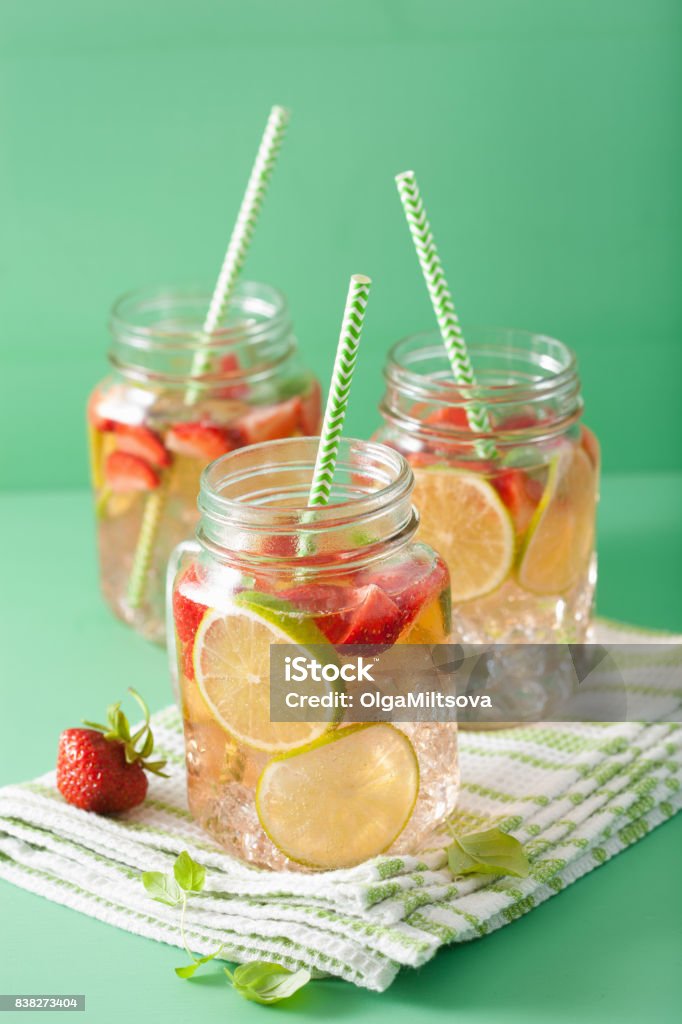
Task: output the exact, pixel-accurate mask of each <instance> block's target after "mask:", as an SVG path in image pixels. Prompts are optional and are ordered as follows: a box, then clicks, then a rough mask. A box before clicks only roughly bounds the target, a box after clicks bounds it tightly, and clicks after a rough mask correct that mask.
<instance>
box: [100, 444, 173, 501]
mask: <svg viewBox="0 0 682 1024" xmlns="http://www.w3.org/2000/svg"><path fill="white" fill-rule="evenodd" d="M104 480H105V482H106V484H107V486H108V487H109V489H110V490H112V491H114V492H115V493H116V494H119V493H125V492H126V491H153V490H154V489H155V488H156V487H158V486H159V484H160V482H161V480H160V477H159V475H158V473H157V472H156V470H155V469H154V467H153V466H150V465H149V463H148V462H145V461H144V459H141V458H139V456H137V455H131V454H130V452H112V453H111V454H110V455H108V456H107V458H106V461H105V463H104Z"/></svg>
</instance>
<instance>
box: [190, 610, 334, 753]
mask: <svg viewBox="0 0 682 1024" xmlns="http://www.w3.org/2000/svg"><path fill="white" fill-rule="evenodd" d="M272 644H298V645H299V646H300V647H302V652H301V653H303V654H305V653H306V647H307V646H308V645H311V644H324V645H325V647H326V648H328V649H329V650H330V654H329V655H328V657H327V660H334V657H333V655H332V653H331V648H329V645H328V644H327V641H326V639H325V638H324V636H323V635H322V633H320V631H319V630H318V629H317V627H316V626H315V624H314V623H313V622H312V621H311V620H310V619H304V618H302V617H301V615H300V613H298V614H296V611H295V609H294V608H293V606H292V605H291V604H289V603H288V602H287V601H280V600H277V599H276V598H273V597H270V596H269V595H267V594H258V593H255V592H248V593H242V594H239V595H238V596H237V597H236V598H235V601H234V605H233V606H232V607H231V608H230V609H228V610H226V611H215V610H214V609H212V608H209V610H208V611H207V612H206V613H205V614H204V617H203V619H202V620H201V622H200V623H199V628H198V630H197V633H196V636H195V638H194V648H193V652H192V658H193V663H194V675H195V679H196V683H197V687H198V689H199V692H200V693H201V696H202V697H203V699H204V701H205V702H206V705H207V707H208V708H209V710H210V712H211V714H212V715H213V717H214V719H215V720H216V721H217V722H218V723H219V724H220V725H221V726H222V728H223V729H225V731H226V732H228V733H230V735H231V736H233V737H234V738H235V739H236V740H238V741H239V742H240V743H244V744H246V745H247V746H249V747H254V748H255V749H256V750H264V751H267V752H269V753H275V752H279V751H285V750H293V749H295V748H296V747H300V746H302V745H304V744H306V743H310V741H311V740H314V739H316V738H317V737H319V736H322V735H323V734H324V733H325V732H326V731H327V729H329V727H330V725H332V724H334V721H335V719H334V712H333V711H331V710H330V711H329V721H320V722H271V721H270V646H271V645H272Z"/></svg>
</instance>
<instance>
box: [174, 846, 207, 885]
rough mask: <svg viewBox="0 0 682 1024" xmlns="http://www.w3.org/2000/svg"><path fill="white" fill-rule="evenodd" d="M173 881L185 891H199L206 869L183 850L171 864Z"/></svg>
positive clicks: (204, 878)
mask: <svg viewBox="0 0 682 1024" xmlns="http://www.w3.org/2000/svg"><path fill="white" fill-rule="evenodd" d="M173 874H174V875H175V881H176V882H177V883H178V885H179V886H180V888H181V889H184V890H185V892H201V890H202V889H203V888H204V881H205V880H206V869H205V868H202V866H201V864H197V862H196V861H195V860H192V858H191V857H190V855H189V854H188V852H187V850H183V851H182V853H181V854H180V856H179V857H178V859H177V860H176V862H175V864H174V865H173Z"/></svg>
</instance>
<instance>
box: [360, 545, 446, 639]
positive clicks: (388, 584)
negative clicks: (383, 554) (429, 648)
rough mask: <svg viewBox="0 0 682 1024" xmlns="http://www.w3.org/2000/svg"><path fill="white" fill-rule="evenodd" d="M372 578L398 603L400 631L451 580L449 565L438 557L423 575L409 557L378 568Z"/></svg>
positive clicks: (409, 623)
mask: <svg viewBox="0 0 682 1024" xmlns="http://www.w3.org/2000/svg"><path fill="white" fill-rule="evenodd" d="M368 578H369V576H368ZM371 579H372V581H373V582H374V583H376V584H377V585H378V586H380V587H381V589H382V590H384V591H385V592H386V593H387V594H388V595H389V597H390V598H391V600H392V601H393V602H394V604H395V605H396V606H397V608H398V610H399V612H400V632H401V633H402V632H403V631H404V630H405V629H407V628H408V627H409V626H411V625H412V624H413V623H414V622H415V621H416V619H417V617H418V616H419V613H420V612H421V610H422V608H424V607H425V606H426V605H427V604H430V603H431V601H435V600H436V598H438V597H439V596H440V595H441V593H442V592H443V590H444V589H445V588H446V587H447V586H448V583H449V581H450V577H449V574H448V569H447V566H446V565H445V562H443V560H442V559H441V558H438V557H437V558H436V561H435V562H434V563H433V565H432V566H430V567H429V569H428V571H426V572H422V573H421V575H420V574H419V567H418V566H415V564H414V563H413V562H411V561H410V562H403V563H402V564H400V565H395V566H391V567H390V568H387V569H383V570H382V571H380V572H376V571H375V572H373V573H372V574H371Z"/></svg>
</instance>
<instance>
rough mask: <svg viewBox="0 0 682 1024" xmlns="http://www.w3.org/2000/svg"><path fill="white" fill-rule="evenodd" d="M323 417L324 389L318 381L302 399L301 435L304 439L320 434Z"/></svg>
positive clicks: (313, 383)
mask: <svg viewBox="0 0 682 1024" xmlns="http://www.w3.org/2000/svg"><path fill="white" fill-rule="evenodd" d="M321 415H322V389H321V388H320V385H319V384H318V383H317V381H316V380H314V381H313V382H312V384H311V385H310V387H309V388H308V391H307V392H306V393H305V395H303V397H302V398H301V409H300V420H299V425H300V427H301V433H302V434H303V435H304V437H314V436H317V434H319V432H320V425H321V424H320V419H321Z"/></svg>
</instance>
